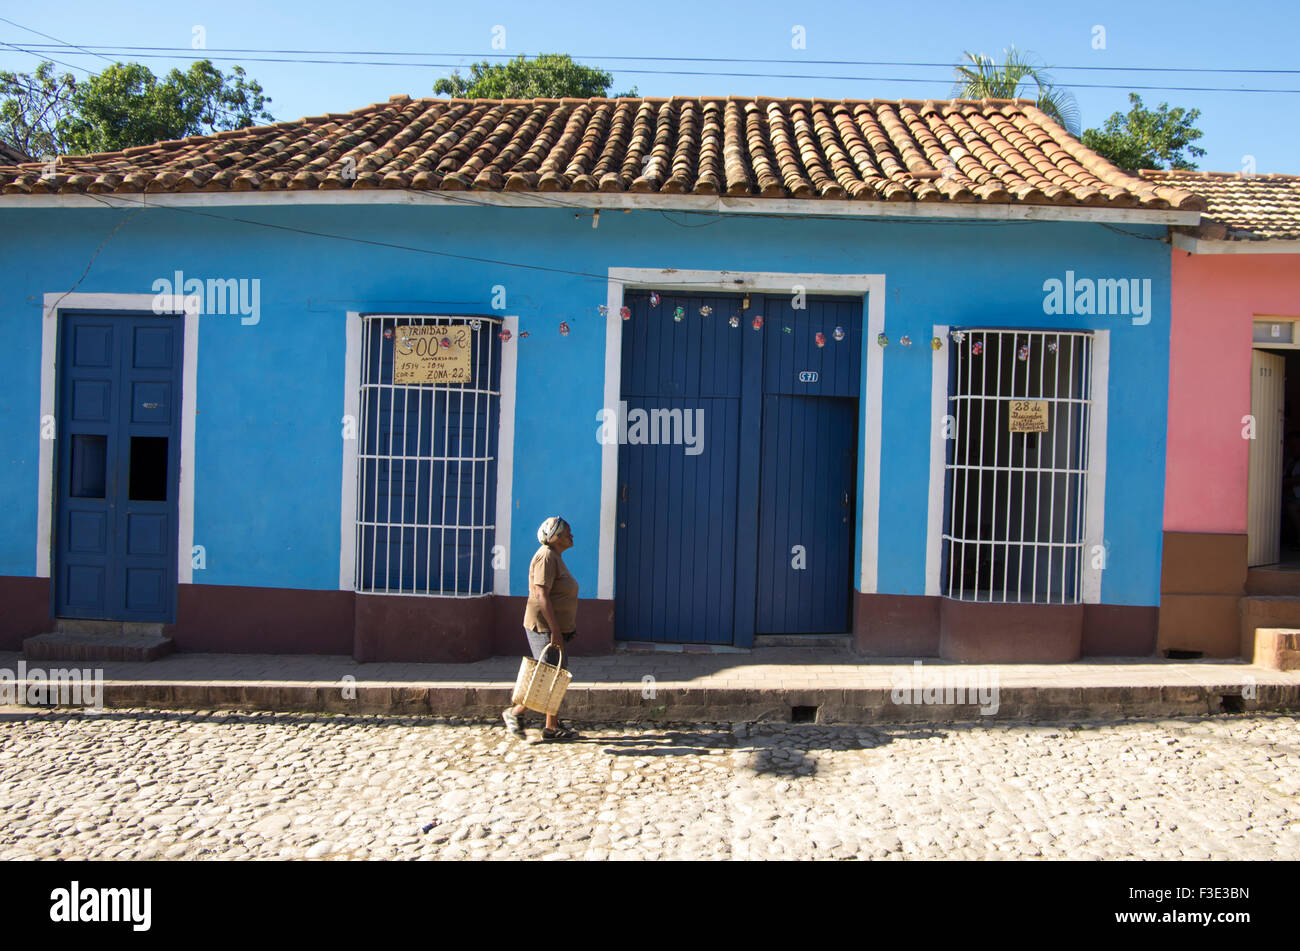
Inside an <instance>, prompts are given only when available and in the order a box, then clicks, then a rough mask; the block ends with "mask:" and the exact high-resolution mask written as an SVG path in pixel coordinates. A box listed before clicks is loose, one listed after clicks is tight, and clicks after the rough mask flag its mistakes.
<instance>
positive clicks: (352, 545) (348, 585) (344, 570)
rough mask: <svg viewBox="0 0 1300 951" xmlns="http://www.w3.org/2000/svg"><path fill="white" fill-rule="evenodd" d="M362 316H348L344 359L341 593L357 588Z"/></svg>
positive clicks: (352, 313) (353, 314)
mask: <svg viewBox="0 0 1300 951" xmlns="http://www.w3.org/2000/svg"><path fill="white" fill-rule="evenodd" d="M361 333H362V320H361V312H360V311H357V310H350V311H348V312H347V325H346V328H345V330H344V334H345V337H346V340H347V343H346V348H345V350H344V357H343V419H342V420H340V421H339V422H340V423H341V424H342V425H347V421H348V420H349V419H351V421H352V433H353V436H352V438H351V439H347V438H344V440H343V490H342V497H341V498H340V500H339V512H340V518H339V590H340V591H355V590H356V585H357V478H358V473H359V471H360V470H359V467H358V465H357V444H358V442H360V440H361Z"/></svg>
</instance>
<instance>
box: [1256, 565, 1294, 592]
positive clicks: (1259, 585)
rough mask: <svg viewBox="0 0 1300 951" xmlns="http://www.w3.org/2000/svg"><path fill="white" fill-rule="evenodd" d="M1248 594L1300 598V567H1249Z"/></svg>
mask: <svg viewBox="0 0 1300 951" xmlns="http://www.w3.org/2000/svg"><path fill="white" fill-rule="evenodd" d="M1246 594H1248V595H1272V596H1282V597H1292V598H1300V567H1297V568H1250V569H1247V571H1246Z"/></svg>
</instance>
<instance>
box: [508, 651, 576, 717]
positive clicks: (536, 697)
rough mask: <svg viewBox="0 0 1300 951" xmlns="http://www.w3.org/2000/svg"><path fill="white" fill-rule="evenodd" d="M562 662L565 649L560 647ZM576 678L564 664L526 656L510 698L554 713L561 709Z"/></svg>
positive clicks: (514, 701) (524, 704) (551, 713)
mask: <svg viewBox="0 0 1300 951" xmlns="http://www.w3.org/2000/svg"><path fill="white" fill-rule="evenodd" d="M545 655H546V651H542V656H545ZM560 663H561V664H563V663H564V651H563V650H561V651H560ZM572 679H573V674H571V673H569V672H568V671H567V670H565V669H563V668H562V667H557V666H556V665H555V664H547V663H545V662H543V661H540V660H533V658H531V657H525V658H524V660H523V663H521V664H520V665H519V676H518V677H517V678H515V690H514V693H512V694H511V695H510V701H511V703H516V704H522V705H523V706H525V707H527V708H528V709H529V710H536V711H537V712H538V713H545V714H546V715H547V716H554V715H555V714H557V713H559V712H560V702H561V701H562V700H563V699H564V692H565V691H566V690H568V689H569V681H570V680H572Z"/></svg>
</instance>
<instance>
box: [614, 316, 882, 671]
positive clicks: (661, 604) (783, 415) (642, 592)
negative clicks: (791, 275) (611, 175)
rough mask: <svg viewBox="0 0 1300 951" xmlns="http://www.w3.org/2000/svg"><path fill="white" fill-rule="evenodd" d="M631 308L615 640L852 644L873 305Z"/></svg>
mask: <svg viewBox="0 0 1300 951" xmlns="http://www.w3.org/2000/svg"><path fill="white" fill-rule="evenodd" d="M625 303H626V304H627V306H628V308H629V310H630V316H629V318H628V319H627V320H626V321H625V322H624V324H623V351H622V386H621V396H620V406H619V407H618V427H619V433H618V438H619V480H618V502H617V519H618V521H617V541H616V546H615V547H616V550H615V591H614V597H615V633H616V636H617V637H618V638H619V639H620V640H629V641H659V642H678V643H695V644H722V645H734V646H739V647H747V646H750V645H752V643H753V639H754V635H756V634H821V633H835V634H838V633H843V632H845V631H848V630H849V629H850V622H851V614H850V612H851V597H852V590H853V586H852V572H853V565H854V552H855V545H854V540H855V532H854V528H855V524H856V515H855V513H856V505H857V496H856V491H855V484H856V481H857V433H858V400H857V397H858V392H859V380H860V376H859V374H860V354H861V350H862V301H861V299H860V298H834V297H825V298H821V297H808V298H799V299H795V298H793V297H791V296H775V295H759V294H751V295H749V296H748V297H745V296H741V295H735V296H731V295H707V294H673V293H664V292H660V293H659V295H658V298H657V302H656V299H655V298H652V297H651V295H650V294H649V293H648V292H638V293H629V294H628V296H627V299H626V300H625ZM756 324H757V326H756ZM818 335H821V336H820V341H819V337H818ZM819 342H820V345H819Z"/></svg>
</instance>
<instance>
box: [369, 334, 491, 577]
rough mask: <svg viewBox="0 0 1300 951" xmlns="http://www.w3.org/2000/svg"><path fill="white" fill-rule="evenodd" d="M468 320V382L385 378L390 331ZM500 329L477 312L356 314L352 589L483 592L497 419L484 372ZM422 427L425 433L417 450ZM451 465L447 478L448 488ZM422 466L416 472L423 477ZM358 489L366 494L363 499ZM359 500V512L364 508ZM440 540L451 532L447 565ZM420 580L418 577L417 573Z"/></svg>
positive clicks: (391, 341) (444, 542) (389, 372)
mask: <svg viewBox="0 0 1300 951" xmlns="http://www.w3.org/2000/svg"><path fill="white" fill-rule="evenodd" d="M471 320H478V321H480V325H479V326H480V329H479V330H477V331H473V330H471V331H470V332H471V334H472V336H473V351H472V355H471V360H472V367H473V373H472V375H473V379H472V380H471V381H470V382H468V383H463V384H437V385H434V384H409V385H407V384H396V383H394V382H393V363H394V360H393V349H392V348H393V347H394V346H395V345H396V344H397V340H396V339H395V336H394V335H392V334H391V331H394V330H395V329H396V328H397V327H398V326H405V325H417V326H425V325H438V324H468V323H469V322H470V321H471ZM502 323H503V322H502V320H501V318H493V317H484V316H480V315H465V316H436V317H431V316H418V315H414V316H405V315H392V314H388V315H364V316H363V327H364V328H365V330H364V333H363V341H362V366H363V371H362V381H361V391H362V392H361V414H362V419H361V420H360V424H359V426H358V429H359V430H360V436H361V439H362V445H361V450H362V451H361V452H360V453H358V457H359V459H358V461H359V463H360V465H359V467H358V470H359V471H358V484H357V499H358V506H357V528H358V531H357V570H356V574H355V580H356V587H357V590H358V591H367V592H371V593H383V594H391V595H424V596H428V595H440V596H447V597H476V596H480V595H484V594H487V593H489V592H488V590H487V587H486V585H487V578H488V577H489V574H488V571H487V569H486V567H485V562H486V559H487V557H488V552H489V549H490V539H491V538H493V537H495V531H496V526H495V525H494V524H493V521H492V520H493V515H494V508H495V506H494V505H493V507H492V508H489V498H488V497H489V495H491V496H492V499H493V500H494V499H495V492H494V491H493V490H492V487H491V486H489V485H487V481H488V479H489V475H490V473H491V472H492V471H493V465H494V463H495V461H496V458H495V455H494V454H492V453H491V452H490V451H489V450H490V449H491V438H490V434H491V432H492V425H493V420H494V419H495V418H496V417H497V415H498V413H499V406H498V403H499V400H500V395H501V394H500V390H499V389H493V388H492V374H493V371H494V369H495V367H496V366H497V362H496V361H495V359H494V356H493V352H494V349H495V348H496V347H499V346H501V344H500V343H499V341H498V338H497V336H496V334H497V331H498V330H499V329H500V327H501V325H502ZM385 332H390V334H389V336H387V337H385V336H384V334H385ZM483 347H486V348H487V352H486V353H483V352H482V348H483ZM454 389H455V390H459V391H460V397H459V405H458V413H457V415H456V416H455V417H453V416H452V414H451V391H452V390H454ZM426 390H427V391H429V393H428V395H429V400H428V402H427V404H426V402H425V398H424V397H425V391H426ZM439 390H442V391H444V393H443V397H442V399H441V400H439V399H438V391H439ZM399 391H400V392H401V395H402V409H401V418H400V420H399V419H398V411H397V394H398V392H399ZM466 394H469V396H470V400H469V404H470V405H469V411H470V413H471V415H472V417H473V419H472V420H470V421H469V424H468V425H466V419H465V412H466V406H465V403H466V400H465V395H466ZM412 404H414V419H412ZM426 405H427V407H428V411H427V414H426ZM440 408H441V415H440ZM385 411H386V412H387V414H388V421H387V422H388V439H387V442H386V443H385V442H384V440H383V422H384V420H383V416H384V413H385ZM480 414H481V415H482V416H483V420H482V426H483V432H484V433H485V441H484V445H483V446H482V447H481V448H480V446H479V443H478V438H479V437H478V433H479V425H480V420H479V415H480ZM426 415H427V417H428V420H429V425H428V426H427V427H426V426H425V425H424V421H425V417H426ZM412 423H414V426H412V425H411V424H412ZM440 425H441V428H442V431H443V443H442V446H441V449H442V452H441V454H440V455H435V452H436V450H437V448H438V447H437V445H436V443H437V431H438V428H439V426H440ZM453 426H455V427H456V434H457V438H456V440H455V444H454V446H453V444H452V440H451V430H452V427H453ZM412 430H414V432H412ZM426 430H427V432H428V434H429V446H428V449H427V450H426V449H425V447H424V434H425V432H426ZM467 431H468V432H469V433H470V434H471V439H470V442H469V443H466V441H465V438H464V436H465V433H466V432H467ZM412 436H413V437H414V441H413V442H412ZM453 463H454V464H455V466H456V479H455V481H454V483H452V484H450V485H449V484H448V483H449V476H450V471H451V467H452V464H453ZM436 466H440V467H441V468H442V476H443V478H442V497H441V505H440V507H438V508H435V505H434V498H435V492H436V491H437V487H436V482H435V474H436V469H435V467H436ZM465 466H468V467H469V474H470V481H469V483H468V484H467V483H466V482H465V480H464V471H465ZM480 466H481V469H480ZM408 467H409V468H408ZM422 470H423V472H424V473H426V474H425V475H423V476H422V475H421V472H422ZM480 473H481V475H480ZM421 481H424V482H425V483H426V489H425V490H424V493H423V494H425V495H427V504H425V505H422V503H424V502H425V499H424V498H422V490H421V486H420V483H421ZM367 487H369V488H370V490H371V491H370V492H368V493H367V492H366V489H367ZM384 490H386V495H385V496H384V497H383V498H382V499H381V494H380V493H381V492H382V491H384ZM475 492H482V493H483V504H482V505H481V506H476V505H474V493H475ZM367 498H368V500H369V502H370V504H369V505H368V506H367V505H366V504H365V502H366V501H367ZM435 532H437V533H438V536H439V546H438V547H439V554H438V557H439V560H438V563H437V567H436V568H435V566H434V561H433V535H434V533H435ZM462 533H467V535H466V536H465V537H466V539H467V542H466V544H465V548H466V549H467V551H462ZM448 534H450V535H451V536H452V550H451V553H450V554H451V565H450V566H449V565H448V564H447V556H448V552H447V535H448ZM421 536H423V537H421ZM421 542H423V543H424V544H423V545H421V544H420V543H421ZM421 549H423V554H424V556H425V566H424V567H425V570H424V571H423V572H420V571H419V561H420V554H421ZM466 555H467V556H468V570H467V571H466V573H465V574H464V575H462V573H461V571H460V566H461V561H462V560H465V556H466ZM421 574H423V578H422V579H421V578H420V577H419V576H420V575H421Z"/></svg>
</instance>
